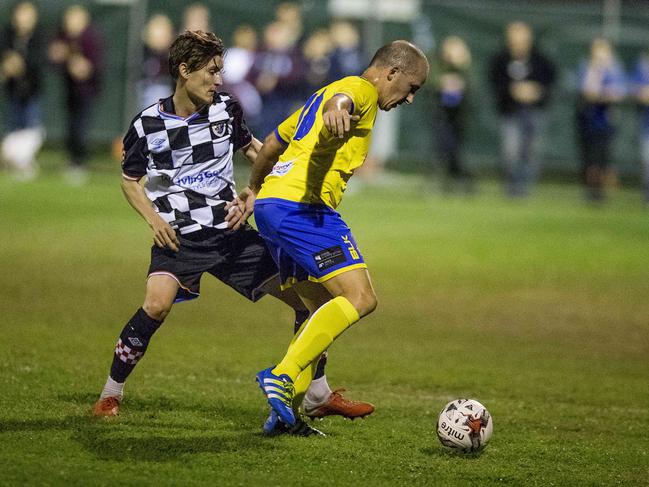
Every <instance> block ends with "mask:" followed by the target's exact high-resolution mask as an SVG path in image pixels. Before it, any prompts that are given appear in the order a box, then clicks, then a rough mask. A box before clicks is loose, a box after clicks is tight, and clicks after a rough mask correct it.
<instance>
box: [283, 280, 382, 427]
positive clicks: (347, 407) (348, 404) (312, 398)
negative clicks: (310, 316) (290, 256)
mask: <svg viewBox="0 0 649 487" xmlns="http://www.w3.org/2000/svg"><path fill="white" fill-rule="evenodd" d="M298 287H300V288H301V289H302V296H303V297H302V299H303V300H304V303H305V305H306V306H307V307H308V308H309V309H311V310H313V312H315V311H316V310H317V309H318V308H320V307H321V306H322V305H324V304H325V303H327V302H328V301H330V300H331V299H332V298H333V296H332V295H331V293H330V292H329V291H328V290H327V289H326V288H325V287H324V286H323V285H320V284H316V283H312V282H309V281H304V282H303V283H302V284H301V285H300V284H298ZM291 289H292V288H291ZM302 328H303V327H302ZM298 331H299V332H300V333H298ZM301 331H302V330H301V329H300V330H296V333H295V335H294V337H293V340H292V341H291V344H290V345H292V344H293V343H294V342H295V340H297V338H298V336H299V335H300V334H301ZM290 345H289V346H290ZM326 362H327V352H326V351H325V352H323V353H322V355H320V357H319V358H318V359H317V360H314V361H313V362H311V363H310V364H309V365H308V366H307V367H306V368H305V369H304V370H303V371H302V372H301V373H300V375H299V376H298V377H297V379H296V381H295V384H294V387H295V396H294V399H293V405H294V406H293V407H294V409H297V407H299V406H300V405H301V406H302V410H303V411H304V414H305V415H306V416H309V417H310V418H312V419H313V418H323V417H325V416H342V417H344V418H349V419H354V418H358V417H365V416H367V415H368V414H371V413H372V412H374V406H373V405H372V404H370V403H368V402H364V401H354V400H351V399H347V398H345V397H344V396H343V394H342V392H343V391H344V390H345V389H336V390H335V391H332V390H331V387H330V386H329V383H328V382H327V376H326V375H325V371H324V369H325V364H326Z"/></svg>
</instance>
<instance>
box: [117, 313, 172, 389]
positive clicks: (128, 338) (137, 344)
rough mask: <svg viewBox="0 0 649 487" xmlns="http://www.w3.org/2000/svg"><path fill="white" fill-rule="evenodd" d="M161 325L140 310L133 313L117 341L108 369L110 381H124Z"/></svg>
mask: <svg viewBox="0 0 649 487" xmlns="http://www.w3.org/2000/svg"><path fill="white" fill-rule="evenodd" d="M161 324H162V322H161V321H158V320H154V319H153V318H151V317H150V316H149V315H147V314H146V313H145V312H144V310H143V309H142V308H140V309H138V310H137V311H136V312H135V314H134V315H133V317H132V318H131V319H130V320H129V322H128V323H126V326H125V327H124V329H123V330H122V333H121V334H120V336H119V340H117V345H116V346H115V355H114V357H113V364H112V366H111V368H110V377H111V379H113V380H114V381H115V382H120V383H121V382H124V381H125V380H126V378H127V377H128V376H129V374H130V373H131V372H132V371H133V369H134V368H135V365H136V364H137V363H138V361H139V360H140V359H141V358H142V356H143V355H144V352H146V348H147V346H148V345H149V340H150V339H151V337H152V336H153V334H154V333H155V331H156V330H157V329H158V328H159V327H160V325H161Z"/></svg>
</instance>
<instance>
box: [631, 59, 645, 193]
mask: <svg viewBox="0 0 649 487" xmlns="http://www.w3.org/2000/svg"><path fill="white" fill-rule="evenodd" d="M633 82H634V90H633V91H634V95H635V99H636V101H637V103H638V107H639V109H640V117H641V118H640V120H641V121H640V155H641V158H642V188H643V191H644V200H645V203H649V51H645V52H644V53H643V54H642V55H641V56H640V58H639V59H638V61H637V63H636V65H635V69H634V72H633Z"/></svg>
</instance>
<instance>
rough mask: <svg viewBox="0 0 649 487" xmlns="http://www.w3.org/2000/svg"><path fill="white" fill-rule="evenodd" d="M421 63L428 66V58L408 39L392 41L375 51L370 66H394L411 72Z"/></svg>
mask: <svg viewBox="0 0 649 487" xmlns="http://www.w3.org/2000/svg"><path fill="white" fill-rule="evenodd" d="M421 63H424V64H425V65H426V67H428V59H426V55H425V54H424V53H423V52H422V50H421V49H419V48H418V47H417V46H415V45H414V44H412V43H410V42H408V41H393V42H391V43H390V44H386V45H385V46H383V47H381V48H379V50H378V51H376V53H375V54H374V57H373V58H372V60H371V61H370V66H377V67H388V66H390V67H392V66H395V67H398V68H399V69H401V70H402V71H406V72H413V71H416V70H417V69H418V68H419V67H420V65H421Z"/></svg>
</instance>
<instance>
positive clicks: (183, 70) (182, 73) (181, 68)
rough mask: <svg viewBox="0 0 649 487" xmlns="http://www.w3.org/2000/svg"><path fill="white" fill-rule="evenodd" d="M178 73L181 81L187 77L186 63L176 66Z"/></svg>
mask: <svg viewBox="0 0 649 487" xmlns="http://www.w3.org/2000/svg"><path fill="white" fill-rule="evenodd" d="M178 73H180V76H182V78H183V79H187V78H188V77H189V68H188V67H187V63H180V65H179V66H178Z"/></svg>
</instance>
